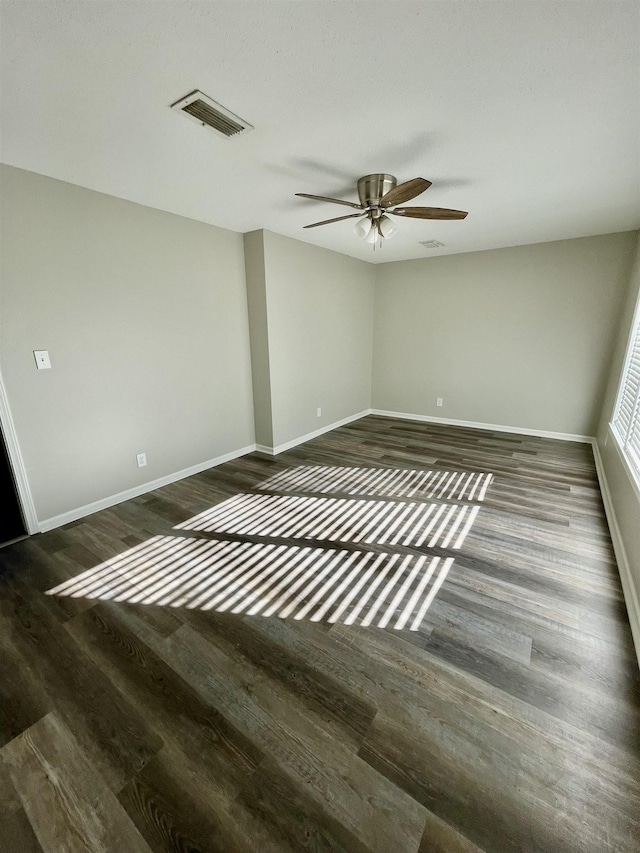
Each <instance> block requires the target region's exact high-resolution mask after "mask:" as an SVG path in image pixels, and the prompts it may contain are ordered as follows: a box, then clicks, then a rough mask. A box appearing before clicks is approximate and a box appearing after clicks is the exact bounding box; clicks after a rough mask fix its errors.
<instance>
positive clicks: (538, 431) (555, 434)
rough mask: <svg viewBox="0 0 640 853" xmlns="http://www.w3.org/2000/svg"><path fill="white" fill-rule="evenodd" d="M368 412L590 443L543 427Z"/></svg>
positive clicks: (585, 438)
mask: <svg viewBox="0 0 640 853" xmlns="http://www.w3.org/2000/svg"><path fill="white" fill-rule="evenodd" d="M370 414H372V415H380V416H381V417H383V418H401V419H404V420H409V421H423V422H424V423H429V424H445V425H449V426H461V427H468V428H469V429H488V430H494V431H495V432H511V433H515V434H516V435H534V436H538V437H539V438H556V439H559V440H560V441H579V442H580V443H581V444H592V442H593V436H591V435H573V434H572V433H568V432H550V431H549V430H545V429H525V428H524V427H515V426H505V425H503V424H483V423H479V422H477V421H457V420H453V419H452V418H436V417H434V416H433V415H412V414H409V413H408V412H387V411H385V410H384V409H371V411H370Z"/></svg>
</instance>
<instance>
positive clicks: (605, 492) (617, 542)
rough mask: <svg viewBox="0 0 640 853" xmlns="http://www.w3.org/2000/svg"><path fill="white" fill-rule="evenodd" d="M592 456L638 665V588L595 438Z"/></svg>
mask: <svg viewBox="0 0 640 853" xmlns="http://www.w3.org/2000/svg"><path fill="white" fill-rule="evenodd" d="M593 458H594V459H595V463H596V472H597V474H598V482H599V483H600V492H601V493H602V502H603V504H604V511H605V514H606V516H607V521H608V523H609V532H610V533H611V541H612V543H613V550H614V553H615V555H616V561H617V563H618V572H619V574H620V581H621V583H622V592H623V593H624V601H625V604H626V605H627V613H628V615H629V624H630V625H631V634H632V636H633V644H634V646H635V647H636V656H637V658H638V665H639V666H640V596H639V595H638V590H637V589H636V585H635V581H634V579H633V575H632V574H631V567H630V565H629V558H628V557H627V551H626V548H625V547H624V542H623V539H622V533H621V532H620V527H619V525H618V519H617V518H616V513H615V509H614V508H613V500H612V498H611V492H610V490H609V484H608V483H607V477H606V474H605V473H604V465H603V464H602V457H601V456H600V448H599V447H598V443H597V441H596V440H595V439H594V440H593Z"/></svg>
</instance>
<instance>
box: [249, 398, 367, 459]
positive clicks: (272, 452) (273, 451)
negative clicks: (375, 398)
mask: <svg viewBox="0 0 640 853" xmlns="http://www.w3.org/2000/svg"><path fill="white" fill-rule="evenodd" d="M370 414H371V409H365V410H364V411H363V412H358V414H357V415H349V417H348V418H343V419H342V420H341V421H335V423H332V424H329V425H328V426H324V427H320V429H315V430H314V431H313V432H308V433H307V434H306V435H301V436H300V437H299V438H294V439H292V440H291V441H286V442H285V443H284V444H279V445H277V447H267V446H265V445H264V444H257V445H256V450H257V451H258V452H260V453H266V454H268V455H269V456H277V455H278V454H279V453H283V452H284V451H285V450H291V448H292V447H297V446H298V445H299V444H304V443H305V442H306V441H311V439H312V438H317V437H318V436H319V435H324V433H325V432H331V430H334V429H338V427H341V426H345V424H350V423H352V422H353V421H359V420H360V418H364V417H366V416H367V415H370Z"/></svg>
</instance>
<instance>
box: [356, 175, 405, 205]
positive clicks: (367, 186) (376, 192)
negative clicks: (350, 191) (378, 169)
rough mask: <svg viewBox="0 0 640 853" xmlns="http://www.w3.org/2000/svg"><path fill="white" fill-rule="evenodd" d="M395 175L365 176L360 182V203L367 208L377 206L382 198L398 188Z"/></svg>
mask: <svg viewBox="0 0 640 853" xmlns="http://www.w3.org/2000/svg"><path fill="white" fill-rule="evenodd" d="M397 183H398V182H397V180H396V179H395V178H394V177H393V175H382V174H380V175H365V176H364V177H363V178H360V179H359V181H358V196H359V198H360V203H361V204H364V205H365V206H366V207H371V206H376V205H377V204H378V202H379V201H380V199H381V198H382V196H383V195H384V194H385V193H388V192H389V190H392V189H394V188H395V187H396V186H397Z"/></svg>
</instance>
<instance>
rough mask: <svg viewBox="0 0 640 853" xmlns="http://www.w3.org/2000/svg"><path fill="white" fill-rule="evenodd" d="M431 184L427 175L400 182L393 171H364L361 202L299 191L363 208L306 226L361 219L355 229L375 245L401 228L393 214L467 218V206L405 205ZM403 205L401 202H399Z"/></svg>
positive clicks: (359, 181) (360, 191) (307, 196)
mask: <svg viewBox="0 0 640 853" xmlns="http://www.w3.org/2000/svg"><path fill="white" fill-rule="evenodd" d="M430 186H431V181H427V180H425V179H424V178H413V179H412V180H410V181H405V182H404V183H403V184H398V182H397V180H396V179H395V178H394V176H393V175H384V174H377V175H364V177H362V178H360V179H359V180H358V197H359V199H360V204H356V203H355V202H352V201H343V200H342V199H339V198H327V196H323V195H310V194H309V193H296V195H297V196H300V198H312V199H315V200H316V201H329V202H332V203H333V204H344V205H346V206H347V207H353V208H355V209H356V210H358V211H360V212H359V213H349V214H347V216H337V217H335V219H323V220H322V222H313V223H312V224H311V225H305V226H304V227H305V228H317V227H318V225H329V223H331V222H341V221H342V220H343V219H356V218H357V219H358V222H356V223H355V225H354V231H355V232H356V234H357V235H358V236H359V237H362V238H363V239H365V240H366V241H367V243H371V244H372V245H374V247H375V244H376V242H377V241H378V240H380V241H382V239H383V238H387V239H388V238H389V237H393V235H394V234H395V233H396V232H397V231H398V228H397V226H396V224H395V223H394V222H393V221H392V220H391V219H389V215H391V216H407V217H409V218H411V219H464V218H465V216H466V215H467V211H465V210H448V209H447V208H443V207H403V206H402V205H403V204H404V202H405V201H409V200H410V199H412V198H415V197H416V196H418V195H420V194H421V193H423V192H424V191H425V190H426V189H428V188H429V187H430ZM399 205H400V206H399Z"/></svg>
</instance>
